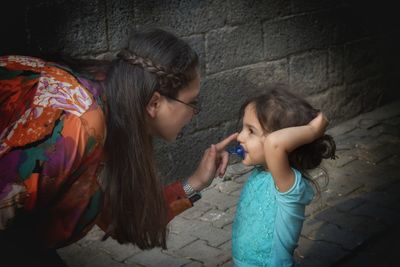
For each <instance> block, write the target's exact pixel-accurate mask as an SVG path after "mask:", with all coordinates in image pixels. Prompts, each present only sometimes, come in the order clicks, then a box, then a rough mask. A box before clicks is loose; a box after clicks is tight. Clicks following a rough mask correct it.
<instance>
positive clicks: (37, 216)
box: [0, 29, 237, 264]
mask: <svg viewBox="0 0 400 267" xmlns="http://www.w3.org/2000/svg"><path fill="white" fill-rule="evenodd" d="M78 69H79V68H78ZM76 70H77V69H76V68H74V71H76ZM74 71H73V70H71V69H70V68H69V67H67V66H64V65H59V64H56V63H52V62H46V61H44V60H41V59H38V58H32V57H22V56H5V57H1V58H0V103H1V107H0V112H1V113H0V115H1V116H0V134H1V135H0V175H1V178H0V229H1V230H2V231H1V232H0V244H1V245H2V246H6V245H4V244H9V243H10V240H11V241H13V242H14V243H15V244H16V246H17V247H19V248H18V250H19V254H20V253H21V249H22V250H26V251H27V252H26V253H28V251H29V253H30V255H31V256H32V257H35V256H36V255H38V254H41V256H43V255H44V254H46V255H47V256H48V255H49V250H48V249H55V248H59V247H62V246H66V245H68V244H71V243H72V242H75V241H77V240H79V239H80V238H82V237H83V236H84V235H85V234H86V233H87V232H88V231H89V230H90V229H91V228H92V227H93V225H94V224H98V225H99V226H100V227H101V228H102V229H103V230H104V231H105V232H106V236H112V237H113V238H115V239H116V240H117V241H118V242H119V243H132V244H135V245H137V246H138V247H140V248H142V249H148V248H153V247H155V246H161V247H163V248H165V247H166V226H167V223H168V221H169V220H170V219H172V218H173V217H174V216H175V215H177V214H178V213H180V212H182V211H183V210H185V209H187V208H189V207H191V206H192V202H191V201H190V200H189V198H188V197H191V196H192V195H193V193H195V192H198V191H200V190H202V189H203V188H204V187H206V186H207V185H209V184H210V182H211V181H212V179H213V177H215V176H216V175H221V174H223V173H224V171H225V169H226V165H227V158H228V155H227V153H226V152H224V148H225V146H226V145H227V144H228V143H229V142H230V141H232V140H235V138H236V136H237V135H236V134H233V135H231V136H230V137H228V138H226V139H225V140H223V141H222V142H220V143H218V144H216V145H211V147H210V148H209V149H207V150H206V151H205V153H204V155H203V158H202V160H201V162H200V164H199V167H198V169H197V170H196V171H195V172H194V174H193V175H192V176H190V177H189V178H188V179H186V180H185V182H184V183H183V184H182V183H181V182H180V181H177V182H175V183H173V184H171V185H168V186H166V187H164V188H163V187H162V185H161V183H160V181H159V179H158V178H157V177H156V172H155V166H154V155H153V145H152V138H153V137H155V136H157V137H160V138H163V139H165V140H167V141H172V140H174V139H175V138H176V137H177V136H178V134H179V132H180V131H181V129H182V127H183V126H184V125H185V124H187V123H188V122H189V121H190V120H191V119H192V117H193V115H194V114H197V113H198V112H199V111H200V109H199V107H198V102H197V98H198V94H199V88H200V77H199V71H198V57H197V55H196V53H195V52H194V51H193V50H192V49H191V48H190V46H188V45H187V44H186V43H185V42H184V41H182V40H181V39H178V38H177V37H175V36H174V35H173V34H171V33H168V32H166V31H163V30H160V29H150V30H146V31H142V32H137V33H135V34H133V36H132V37H131V39H130V42H129V45H128V47H127V49H124V50H122V51H121V52H120V53H119V54H118V59H116V60H114V61H112V62H106V63H104V62H103V63H102V64H99V65H92V66H90V67H84V66H82V65H81V66H80V70H79V71H78V72H79V73H78V72H74ZM83 74H85V75H83ZM18 237H20V239H18ZM27 237H29V238H27ZM15 240H20V241H21V242H18V241H15ZM27 240H29V242H27ZM11 243H12V242H11ZM21 243H23V245H22V244H21ZM7 246H8V247H10V245H7ZM11 247H15V246H14V245H12V246H11ZM38 248H41V249H38ZM6 251H10V252H9V253H8V254H9V255H12V251H13V249H12V248H9V250H6ZM32 251H34V252H32ZM50 251H51V250H50ZM14 253H15V252H14ZM50 254H51V256H48V257H47V258H51V257H53V256H54V253H50ZM38 258H39V257H38ZM21 260H22V259H21ZM10 261H11V260H10ZM38 261H40V260H38ZM30 263H32V261H30ZM38 264H39V263H38ZM40 264H42V263H40Z"/></svg>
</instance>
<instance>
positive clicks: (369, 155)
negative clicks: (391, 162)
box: [358, 144, 400, 164]
mask: <svg viewBox="0 0 400 267" xmlns="http://www.w3.org/2000/svg"><path fill="white" fill-rule="evenodd" d="M399 151H400V146H393V145H392V146H389V145H388V144H381V145H379V146H378V147H373V148H371V149H370V150H361V151H359V154H358V157H359V158H360V159H362V160H365V161H367V162H371V163H373V164H378V163H380V162H381V161H383V160H385V159H387V158H389V157H391V156H393V155H395V154H398V153H399Z"/></svg>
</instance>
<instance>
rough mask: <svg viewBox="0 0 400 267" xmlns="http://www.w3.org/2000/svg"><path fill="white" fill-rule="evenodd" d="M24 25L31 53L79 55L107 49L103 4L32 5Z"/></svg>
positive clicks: (76, 0)
mask: <svg viewBox="0 0 400 267" xmlns="http://www.w3.org/2000/svg"><path fill="white" fill-rule="evenodd" d="M38 14H40V16H38ZM27 26H28V30H29V32H30V36H31V40H30V46H31V47H30V49H31V52H30V53H40V54H52V53H59V52H62V53H64V54H68V55H71V56H79V55H84V54H89V53H99V52H104V51H106V50H107V48H108V46H107V34H106V32H107V30H106V13H105V5H104V3H102V2H99V1H96V0H90V1H80V0H74V1H58V2H54V1H41V3H39V4H38V3H35V4H32V5H31V6H30V8H29V9H28V13H27ZM44 28H45V29H46V30H45V31H43V29H44Z"/></svg>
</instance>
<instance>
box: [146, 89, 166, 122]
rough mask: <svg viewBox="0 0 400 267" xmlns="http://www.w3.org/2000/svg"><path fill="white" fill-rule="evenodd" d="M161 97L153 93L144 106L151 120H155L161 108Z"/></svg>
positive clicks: (157, 93)
mask: <svg viewBox="0 0 400 267" xmlns="http://www.w3.org/2000/svg"><path fill="white" fill-rule="evenodd" d="M161 100H162V97H161V95H160V93H159V92H154V93H153V95H152V96H151V98H150V101H149V103H147V105H146V110H147V113H148V114H149V116H150V117H151V118H155V117H156V116H157V113H158V111H159V109H160V106H161Z"/></svg>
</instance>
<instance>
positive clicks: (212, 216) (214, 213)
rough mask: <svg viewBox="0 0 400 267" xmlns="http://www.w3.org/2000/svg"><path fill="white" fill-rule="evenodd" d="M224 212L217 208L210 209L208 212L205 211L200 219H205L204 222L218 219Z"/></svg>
mask: <svg viewBox="0 0 400 267" xmlns="http://www.w3.org/2000/svg"><path fill="white" fill-rule="evenodd" d="M225 215H226V213H225V212H223V211H220V210H217V209H212V210H210V211H208V212H206V213H205V214H204V215H203V216H202V217H201V218H200V220H202V221H205V222H215V221H218V220H220V219H221V218H222V217H223V216H225Z"/></svg>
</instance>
